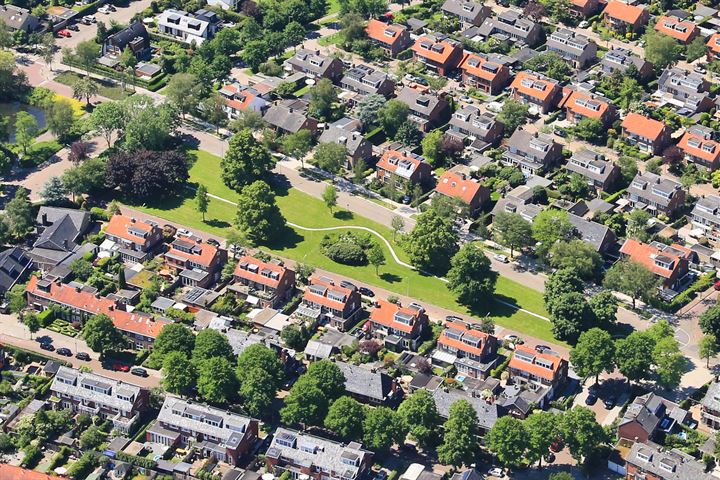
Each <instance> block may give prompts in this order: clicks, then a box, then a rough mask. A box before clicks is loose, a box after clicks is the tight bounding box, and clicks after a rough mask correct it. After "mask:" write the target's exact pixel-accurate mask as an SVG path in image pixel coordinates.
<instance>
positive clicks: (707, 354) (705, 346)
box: [698, 334, 718, 368]
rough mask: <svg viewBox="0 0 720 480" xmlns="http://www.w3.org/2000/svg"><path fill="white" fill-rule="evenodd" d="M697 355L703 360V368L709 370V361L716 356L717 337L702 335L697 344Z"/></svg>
mask: <svg viewBox="0 0 720 480" xmlns="http://www.w3.org/2000/svg"><path fill="white" fill-rule="evenodd" d="M698 354H699V355H700V358H704V359H705V367H706V368H710V359H711V358H713V357H714V356H715V355H717V354H718V344H717V337H715V335H712V334H710V335H703V337H702V338H701V339H700V342H699V343H698Z"/></svg>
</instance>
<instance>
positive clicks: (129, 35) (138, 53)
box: [102, 22, 150, 60]
mask: <svg viewBox="0 0 720 480" xmlns="http://www.w3.org/2000/svg"><path fill="white" fill-rule="evenodd" d="M126 49H129V50H130V52H132V54H133V55H135V58H137V59H138V60H148V59H150V34H149V33H148V31H147V30H146V29H145V25H143V24H142V22H133V23H131V24H130V26H129V27H127V28H124V29H122V30H120V31H119V32H117V33H113V34H112V35H110V36H109V37H107V39H106V40H105V41H104V42H103V44H102V55H103V56H106V55H107V56H113V57H120V55H122V53H123V52H124V51H125V50H126Z"/></svg>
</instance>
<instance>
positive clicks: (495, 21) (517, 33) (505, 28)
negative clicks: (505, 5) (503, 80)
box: [475, 10, 543, 48]
mask: <svg viewBox="0 0 720 480" xmlns="http://www.w3.org/2000/svg"><path fill="white" fill-rule="evenodd" d="M475 33H477V36H479V37H480V38H482V39H484V40H486V41H487V40H489V39H490V38H492V37H495V36H500V38H503V37H505V38H506V39H507V40H508V41H509V42H511V43H514V44H516V45H518V46H528V47H530V48H533V47H535V46H536V45H537V44H538V43H540V41H541V40H542V37H543V27H542V24H541V23H540V22H535V21H532V20H530V19H529V18H527V17H526V16H525V15H523V13H522V12H518V11H516V10H505V11H504V12H500V13H499V14H498V16H497V17H496V18H488V19H486V20H485V21H484V22H483V24H482V25H480V26H479V27H478V28H477V31H476V32H475Z"/></svg>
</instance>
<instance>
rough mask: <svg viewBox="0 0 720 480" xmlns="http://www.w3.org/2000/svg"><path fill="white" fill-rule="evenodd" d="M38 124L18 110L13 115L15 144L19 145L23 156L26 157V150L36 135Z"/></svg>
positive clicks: (30, 116)
mask: <svg viewBox="0 0 720 480" xmlns="http://www.w3.org/2000/svg"><path fill="white" fill-rule="evenodd" d="M38 131H39V130H38V123H37V120H36V119H35V117H33V116H32V115H30V114H29V113H27V112H25V111H23V110H20V111H19V112H17V115H15V143H17V144H18V145H20V146H21V147H22V150H23V155H27V149H28V147H29V146H30V145H31V144H32V142H33V140H34V139H35V137H36V136H37V134H38Z"/></svg>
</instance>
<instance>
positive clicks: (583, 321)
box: [547, 292, 595, 342]
mask: <svg viewBox="0 0 720 480" xmlns="http://www.w3.org/2000/svg"><path fill="white" fill-rule="evenodd" d="M547 309H548V312H550V321H551V322H552V325H553V328H552V330H553V335H555V337H556V338H558V339H560V340H566V341H568V342H575V341H576V340H577V338H578V336H579V335H580V334H581V333H582V332H584V331H585V330H587V329H588V328H590V326H592V325H593V324H594V322H595V318H594V315H593V312H592V310H590V306H589V305H588V302H587V300H586V299H585V296H584V295H583V294H582V293H578V292H571V293H566V294H563V295H561V296H560V297H558V298H556V299H555V300H553V302H552V303H551V304H549V305H548V306H547Z"/></svg>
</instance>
